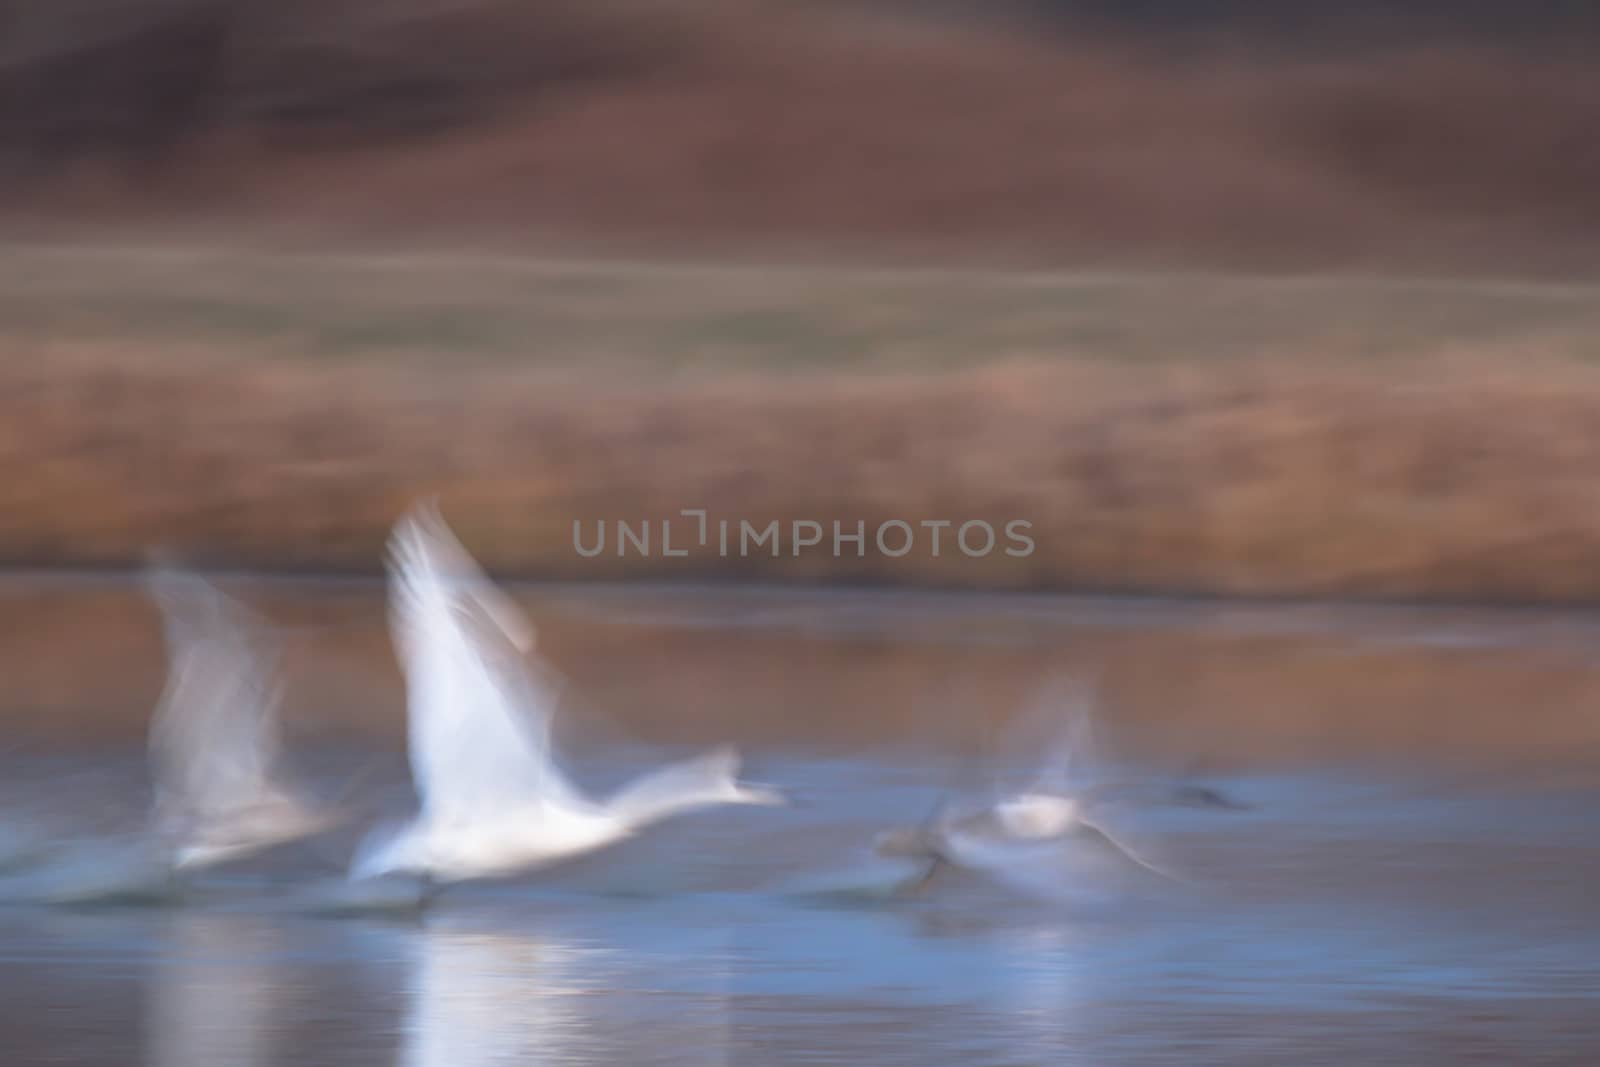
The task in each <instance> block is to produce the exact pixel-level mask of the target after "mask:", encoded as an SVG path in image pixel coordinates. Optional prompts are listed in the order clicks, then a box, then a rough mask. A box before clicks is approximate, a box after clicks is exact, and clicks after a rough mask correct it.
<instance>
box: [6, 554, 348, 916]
mask: <svg viewBox="0 0 1600 1067" xmlns="http://www.w3.org/2000/svg"><path fill="white" fill-rule="evenodd" d="M147 588H148V591H149V593H150V595H151V598H152V599H153V600H154V601H155V603H156V605H157V606H158V607H159V608H160V610H161V613H162V618H163V621H164V623H165V628H166V640H167V650H168V656H169V665H168V674H167V685H166V689H165V691H164V692H163V693H162V696H161V700H160V702H159V704H158V705H157V706H156V709H155V712H154V714H153V717H152V720H151V725H150V737H149V748H150V770H151V776H152V778H153V780H154V783H155V793H156V796H155V803H154V805H153V808H152V811H151V813H150V816H149V818H148V821H147V825H146V826H145V827H144V828H143V829H142V830H141V831H140V832H137V833H134V834H131V835H128V836H125V837H119V838H116V839H95V838H89V839H82V840H68V841H56V842H53V845H54V847H52V848H51V849H50V850H49V852H48V853H47V854H46V855H45V856H44V857H43V859H44V862H42V863H37V864H32V865H29V866H28V868H27V869H26V870H24V871H23V872H22V873H21V874H20V875H19V876H16V877H10V878H6V879H4V880H3V881H0V899H5V900H13V901H32V902H38V903H54V904H89V903H95V904H109V903H118V902H121V903H149V904H155V903H169V902H171V901H173V900H176V899H178V898H179V897H181V896H182V895H183V889H184V885H183V879H184V876H186V875H188V874H190V873H192V872H194V871H197V870H199V869H201V868H205V867H210V866H214V865H216V864H219V863H223V862H226V861H228V860H232V859H237V858H241V857H244V856H247V855H250V854H252V853H255V852H258V851H261V850H263V849H266V848H270V847H272V846H274V845H279V844H283V843H286V842H289V841H292V840H296V839H299V838H302V837H307V836H310V835H312V834H316V833H320V832H322V831H323V830H325V829H328V828H329V827H331V826H332V825H333V824H334V822H335V821H336V820H335V819H334V818H332V817H331V816H330V815H328V814H327V813H325V812H323V811H321V810H318V809H316V808H314V807H312V806H311V805H309V804H307V803H306V802H305V801H303V800H302V799H300V797H299V796H298V795H297V793H296V792H295V791H293V790H292V789H291V788H290V787H289V786H288V785H287V784H286V783H285V781H284V780H283V775H282V774H281V772H280V770H279V768H278V766H277V764H278V749H279V743H278V731H277V715H276V712H277V689H276V685H275V682H274V677H273V667H274V666H275V659H276V653H277V649H276V648H275V647H273V644H272V641H271V640H270V637H269V635H268V634H267V632H266V627H265V626H264V625H263V624H261V622H260V620H258V619H257V618H256V617H255V616H254V615H253V614H251V613H250V612H248V611H247V610H246V609H245V608H244V607H243V606H242V605H240V604H238V603H236V602H235V601H233V600H232V599H230V598H228V597H226V596H224V595H223V594H222V593H220V592H218V591H217V590H216V589H214V588H212V587H211V586H210V585H209V584H208V583H207V582H205V581H204V580H203V579H201V578H199V577H196V576H194V575H191V574H185V573H182V572H180V571H176V570H173V569H171V568H166V567H161V568H157V569H155V570H154V571H152V572H151V574H150V575H149V579H148V586H147Z"/></svg>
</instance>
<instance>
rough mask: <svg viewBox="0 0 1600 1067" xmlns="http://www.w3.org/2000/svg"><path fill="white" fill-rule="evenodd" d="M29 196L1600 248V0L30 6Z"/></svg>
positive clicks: (1103, 241)
mask: <svg viewBox="0 0 1600 1067" xmlns="http://www.w3.org/2000/svg"><path fill="white" fill-rule="evenodd" d="M0 26H3V27H5V29H4V41H5V47H4V58H3V61H0V88H3V100H4V110H5V121H4V132H3V135H0V146H3V150H4V155H5V161H6V175H7V177H6V179H5V188H6V190H7V195H6V197H5V202H6V204H7V205H8V207H7V208H6V209H5V215H6V217H7V219H8V221H10V222H11V223H12V224H13V225H24V224H26V225H35V226H37V225H44V224H54V225H58V226H66V225H77V226H86V225H95V226H100V227H104V226H106V225H110V224H116V225H123V226H127V225H134V224H144V225H151V224H156V223H167V224H171V223H178V222H181V223H185V224H189V225H210V226H230V227H239V226H245V225H249V224H259V225H262V226H268V225H270V226H272V227H276V228H280V229H281V228H282V227H285V226H288V227H292V228H298V229H300V230H311V231H315V232H318V233H326V232H328V231H329V230H330V229H331V230H335V231H339V232H343V233H346V234H352V233H353V234H361V235H364V236H366V237H368V238H375V237H388V238H395V237H397V236H400V237H403V238H404V239H405V240H411V241H415V240H419V239H425V238H429V237H432V238H434V239H440V238H452V239H460V238H463V237H464V236H467V235H473V236H476V237H478V238H479V239H488V238H494V239H496V240H500V241H505V240H527V239H530V238H535V239H539V240H542V241H545V242H551V241H562V242H565V243H567V244H569V245H575V246H580V247H586V248H596V247H603V248H617V247H625V248H629V249H633V250H638V249H644V248H663V247H665V248H672V249H680V248H681V247H682V246H683V245H684V244H685V243H686V242H687V243H693V244H695V245H698V246H700V247H702V248H712V249H719V250H727V249H739V248H745V249H749V248H757V249H762V250H771V249H785V250H788V251H790V252H797V251H801V250H814V249H816V248H824V249H829V250H835V249H841V248H842V249H854V250H863V249H865V250H869V251H871V252H872V253H873V254H874V255H876V256H878V257H882V256H884V255H890V254H894V255H900V256H908V255H915V256H924V255H941V256H943V257H946V258H948V257H950V256H961V257H963V258H966V259H969V260H970V258H971V257H973V256H982V257H987V258H989V259H997V260H1006V259H1026V260H1029V261H1034V262H1037V261H1050V262H1054V263H1082V262H1085V261H1090V262H1107V261H1115V262H1121V263H1127V262H1152V261H1154V262H1162V263H1174V262H1176V263H1183V264H1229V263H1232V264H1253V265H1282V264H1292V265H1297V266H1307V265H1348V264H1358V265H1362V266H1390V267H1428V268H1433V269H1440V268H1442V267H1446V266H1448V267H1449V268H1450V269H1452V270H1459V269H1473V268H1476V269H1478V270H1493V271H1497V272H1498V271H1504V270H1506V269H1508V267H1515V268H1519V269H1525V270H1566V269H1581V268H1587V267H1588V266H1590V265H1592V264H1593V263H1594V260H1595V255H1594V248H1593V245H1594V240H1593V238H1594V230H1595V227H1596V224H1597V223H1600V192H1597V191H1596V190H1600V147H1597V146H1600V70H1597V69H1596V68H1595V67H1594V66H1593V64H1592V63H1590V62H1588V61H1587V57H1588V56H1590V55H1592V54H1593V48H1594V46H1595V45H1596V44H1597V43H1600V15H1596V14H1595V10H1594V8H1593V6H1592V5H1587V4H1578V3H1557V2H1543V3H1540V2H1534V3H1525V4H1509V3H1498V2H1496V3H1490V2H1486V0H1485V2H1478V3H1455V4H1445V3H1441V2H1434V0H1409V2H1391V3H1379V2H1376V0H1367V2H1356V3H1344V4H1337V5H1335V4H1326V3H1311V2H1299V3H1262V2H1246V0H1231V2H1229V0H1203V2H1197V3H1177V2H1147V3H1109V2H1103V0H1075V2H1047V0H1029V2H1023V0H1002V2H998V3H979V2H975V0H943V2H934V3H907V2H894V0H876V2H874V0H813V2H789V3H783V2H778V0H536V2H529V0H289V2H282V3H267V2H254V0H59V2H54V3H51V4H37V3H29V2H26V0H6V2H5V3H4V4H3V5H0Z"/></svg>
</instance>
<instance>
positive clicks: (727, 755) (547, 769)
mask: <svg viewBox="0 0 1600 1067" xmlns="http://www.w3.org/2000/svg"><path fill="white" fill-rule="evenodd" d="M390 591H391V592H390V601H391V603H390V607H391V627H392V629H393V632H394V639H395V645H396V648H397V650H398V652H399V655H400V660H401V664H402V667H403V669H404V673H405V679H406V692H407V709H408V716H409V755H410V762H411V770H412V778H413V780H414V782H415V785H416V789H417V793H418V798H419V800H420V802H421V803H420V809H421V810H420V811H419V813H418V815H417V816H416V818H415V819H414V820H412V821H411V822H410V823H408V824H406V825H403V826H400V827H397V828H394V827H391V828H388V829H385V830H383V831H380V832H378V833H376V834H374V835H372V836H371V837H370V838H369V839H368V841H367V842H366V843H365V844H364V845H363V846H362V848H361V849H360V850H359V851H358V853H357V855H356V858H355V861H354V863H353V864H352V866H351V875H352V877H355V878H375V877H382V876H385V875H392V874H414V875H424V876H426V877H428V878H431V879H433V880H435V881H439V882H449V881H459V880H464V879H473V878H487V877H496V876H502V875H506V874H510V873H513V872H516V871H521V870H527V869H531V868H536V867H540V866H544V865H546V864H549V863H553V862H555V861H557V860H562V859H566V858H569V857H573V856H578V855H581V854H583V853H586V852H592V851H594V850H596V849H600V848H603V847H605V846H607V845H609V844H612V843H614V842H617V841H620V840H622V839H624V838H626V837H629V836H631V835H632V834H634V833H636V832H637V831H638V830H639V829H640V828H642V827H644V826H647V825H649V824H651V823H654V822H658V821H660V820H662V819H665V818H669V817H671V816H673V815H676V814H679V813H681V812H685V811H690V810H694V809H697V808H703V807H707V806H711V805H719V804H777V803H781V802H782V800H781V798H780V797H779V796H778V794H776V793H775V792H773V791H771V790H767V789H762V788H759V787H755V786H750V785H746V784H744V783H741V782H740V781H739V780H738V777H737V774H738V768H739V759H738V756H737V754H736V753H735V752H734V750H733V749H731V748H721V749H717V750H715V751H713V752H710V753H707V754H706V755H703V756H700V757H698V758H696V759H692V760H688V761H685V762H682V763H677V764H673V765H670V766H667V767H664V768H661V769H659V770H656V771H654V772H652V773H649V774H646V775H645V776H643V777H642V778H640V779H638V780H637V781H635V782H633V783H632V784H631V785H629V786H627V787H625V788H623V789H622V790H620V791H618V792H617V793H616V794H615V795H614V796H612V797H610V798H608V799H605V800H596V799H593V798H590V797H589V796H587V795H585V794H584V793H583V792H582V791H581V790H580V789H579V788H578V787H577V786H576V785H575V784H574V783H572V782H571V781H569V780H568V778H567V777H566V775H565V774H564V773H563V772H562V770H561V768H560V767H559V766H558V765H557V763H556V760H555V757H554V754H553V752H552V743H551V736H550V735H551V721H552V717H553V714H554V709H555V703H556V699H555V692H554V689H553V687H552V686H551V685H550V684H549V683H548V681H547V680H546V676H545V672H543V671H540V670H538V669H537V666H538V665H537V661H534V663H533V664H532V665H530V664H529V662H528V661H527V659H526V658H525V657H527V655H528V653H530V652H531V651H532V649H533V641H534V634H533V629H532V626H531V625H530V624H529V623H528V621H527V620H526V619H525V618H524V617H523V616H522V614H521V613H520V612H519V611H518V610H517V608H516V606H515V605H514V604H512V603H511V601H510V600H509V599H508V598H506V597H505V596H504V595H503V594H501V593H500V592H499V591H498V590H497V589H496V588H495V587H494V586H493V585H492V584H491V583H490V582H489V580H488V579H487V578H486V577H485V576H484V575H483V574H482V572H481V571H479V569H478V568H477V565H476V564H475V563H474V562H473V561H472V559H471V557H470V556H468V555H467V553H466V551H465V549H463V548H462V547H461V545H460V544H459V543H458V542H457V541H456V539H455V537H454V535H452V534H451V532H450V530H449V528H448V527H446V526H445V524H444V520H443V519H442V518H441V517H440V516H439V514H438V512H437V511H436V510H434V509H433V508H431V507H423V508H419V509H417V510H416V511H415V512H414V513H413V514H411V515H410V516H408V517H406V518H404V519H402V520H401V522H400V523H399V525H398V526H397V527H396V529H395V532H394V536H393V538H392V541H391V556H390Z"/></svg>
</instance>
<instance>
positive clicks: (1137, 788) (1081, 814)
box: [874, 684, 1212, 897]
mask: <svg viewBox="0 0 1600 1067" xmlns="http://www.w3.org/2000/svg"><path fill="white" fill-rule="evenodd" d="M1041 707H1043V708H1046V709H1048V710H1049V711H1050V712H1051V718H1052V720H1053V724H1054V725H1053V727H1052V729H1053V731H1054V736H1053V737H1049V738H1046V739H1044V740H1043V742H1042V747H1043V748H1044V750H1045V751H1046V753H1047V755H1046V757H1045V759H1044V761H1043V763H1042V765H1041V766H1040V768H1039V769H1038V770H1037V771H1036V772H1035V773H1034V775H1033V776H1032V778H1031V779H1030V780H1029V781H1028V782H1026V783H1025V784H1024V785H1022V786H1021V787H1020V788H1015V789H1012V790H1009V791H1005V792H1003V793H1001V794H1000V795H999V796H998V797H996V798H994V799H991V800H988V801H985V802H982V803H979V804H967V805H961V806H956V805H952V804H950V803H948V802H945V801H941V802H940V804H939V805H938V806H937V807H936V808H935V810H934V812H933V814H932V815H931V816H930V817H929V818H928V820H927V821H926V822H924V823H923V825H921V826H918V827H904V828H900V829H895V830H889V831H885V832H884V833H882V834H880V835H878V837H877V839H876V841H875V842H874V847H875V851H876V852H877V854H878V855H879V856H882V857H886V858H893V859H899V860H913V861H918V862H920V863H921V864H922V867H921V868H920V869H919V870H917V871H916V872H915V873H914V875H913V876H911V877H909V878H908V879H906V880H905V881H904V883H903V884H902V885H901V886H900V888H899V892H902V893H910V892H916V891H920V890H922V889H925V888H926V887H927V886H928V885H929V884H931V883H932V881H933V880H934V879H935V878H937V877H939V876H941V875H942V874H943V873H945V872H946V871H948V870H950V869H951V868H958V869H965V870H969V871H976V872H978V873H981V874H983V875H986V876H988V877H991V878H993V879H994V880H996V881H998V882H1001V883H1003V884H1008V885H1010V886H1012V887H1014V888H1017V889H1020V890H1022V891H1024V892H1027V893H1030V894H1033V895H1045V896H1050V897H1059V896H1061V895H1063V894H1068V893H1073V892H1076V891H1079V890H1082V889H1084V888H1093V887H1094V884H1095V883H1104V882H1105V881H1106V879H1107V878H1108V877H1109V876H1112V875H1118V874H1126V873H1128V872H1130V871H1134V870H1137V869H1141V868H1142V869H1144V870H1145V871H1148V872H1152V873H1155V874H1158V875H1161V876H1162V877H1164V878H1168V879H1173V880H1177V881H1182V880H1183V879H1182V878H1179V877H1178V876H1176V875H1174V874H1172V873H1170V872H1169V871H1168V870H1167V869H1166V868H1165V866H1164V865H1161V864H1159V863H1157V862H1155V861H1153V860H1152V859H1150V858H1149V857H1148V856H1146V855H1145V854H1144V853H1143V852H1142V851H1140V850H1136V849H1135V848H1133V847H1132V846H1130V845H1129V844H1128V843H1127V842H1125V841H1124V840H1123V839H1122V838H1121V837H1120V836H1119V835H1117V834H1115V833H1114V832H1113V831H1112V830H1111V829H1109V828H1108V826H1107V825H1106V822H1105V820H1104V818H1103V816H1104V812H1105V809H1106V807H1107V806H1108V805H1110V804H1113V803H1121V802H1129V801H1132V802H1139V801H1153V802H1156V803H1175V804H1189V803H1195V804H1208V803H1209V797H1210V796H1211V795H1212V794H1211V793H1210V791H1208V790H1203V789H1200V788H1199V787H1186V786H1177V787H1174V786H1170V785H1167V784H1165V783H1160V784H1150V783H1142V782H1128V781H1118V780H1112V779H1108V778H1106V777H1105V776H1104V772H1103V769H1102V768H1103V765H1102V763H1101V761H1100V759H1099V756H1098V753H1097V746H1096V744H1095V740H1094V736H1093V734H1094V721H1093V715H1092V710H1093V701H1092V697H1091V695H1090V693H1089V692H1088V690H1087V689H1085V688H1084V687H1082V686H1079V685H1071V684H1069V685H1067V686H1064V687H1063V686H1056V687H1053V688H1052V689H1051V690H1048V691H1047V693H1046V699H1045V701H1043V702H1042V703H1041ZM1063 716H1064V719H1065V721H1064V722H1063V721H1062V717H1063ZM1039 718H1040V716H1039V715H1038V714H1037V713H1035V714H1033V715H1030V716H1025V721H1024V724H1023V725H1025V726H1027V725H1036V724H1037V722H1038V720H1039ZM1023 740H1024V741H1025V742H1027V743H1029V744H1030V746H1033V747H1039V746H1040V745H1041V741H1040V739H1039V738H1037V737H1024V738H1023Z"/></svg>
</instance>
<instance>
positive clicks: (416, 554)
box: [389, 506, 583, 822]
mask: <svg viewBox="0 0 1600 1067" xmlns="http://www.w3.org/2000/svg"><path fill="white" fill-rule="evenodd" d="M389 573H390V613H391V627H392V629H393V632H394V638H395V645H396V647H397V648H398V650H399V652H400V658H401V663H402V667H403V669H404V672H405V677H406V689H407V704H408V711H409V716H410V734H409V740H410V757H411V770H412V776H413V778H414V780H415V782H416V787H417V792H418V793H419V795H420V797H421V800H422V805H423V810H424V812H425V814H426V815H427V816H428V817H429V818H431V819H438V820H443V821H447V822H456V821H478V820H483V819H487V818H496V817H504V816H505V815H506V814H507V813H508V812H509V811H512V810H517V811H519V812H522V811H526V810H527V809H538V808H540V807H546V806H567V807H578V806H582V804H583V802H582V800H581V798H580V797H579V796H578V794H577V792H576V790H575V789H574V788H573V787H572V786H571V785H570V784H569V783H568V782H567V781H566V779H565V778H564V777H563V776H562V774H561V772H560V769H559V768H558V767H557V766H556V764H555V760H554V757H553V755H552V752H551V738H550V724H551V718H552V715H553V713H554V709H555V700H556V693H555V690H554V687H553V686H552V685H550V684H549V683H548V682H547V681H546V680H545V678H544V677H542V676H536V674H535V673H534V672H533V671H532V670H531V669H530V667H529V665H528V664H527V663H526V662H525V661H524V659H523V655H524V653H525V652H526V651H527V650H529V649H531V648H532V645H533V628H532V625H531V624H530V623H529V622H528V621H527V619H526V618H525V617H524V616H523V615H522V614H521V613H520V612H519V611H518V610H517V608H516V606H515V605H514V604H513V603H512V602H511V601H510V600H509V598H507V597H506V596H505V595H504V594H502V593H501V592H500V591H499V590H497V589H496V588H495V587H494V586H493V585H492V584H491V583H490V582H489V580H488V578H487V577H485V576H484V574H483V573H482V571H480V570H479V569H478V567H477V565H476V564H475V563H474V562H473V561H472V559H471V557H470V556H468V555H467V553H466V550H465V549H463V548H462V547H461V545H460V543H459V542H458V541H457V540H456V539H455V536H454V535H453V534H452V533H451V532H450V530H449V528H448V527H447V526H445V524H444V520H443V519H442V518H441V517H440V515H439V513H438V511H437V510H436V509H434V508H432V507H431V506H424V507H420V508H418V509H417V510H416V511H414V512H413V513H412V514H411V515H409V516H407V517H406V518H404V519H402V520H401V521H400V523H399V525H398V526H397V527H396V528H395V532H394V536H393V538H392V540H391V543H390V559H389Z"/></svg>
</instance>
